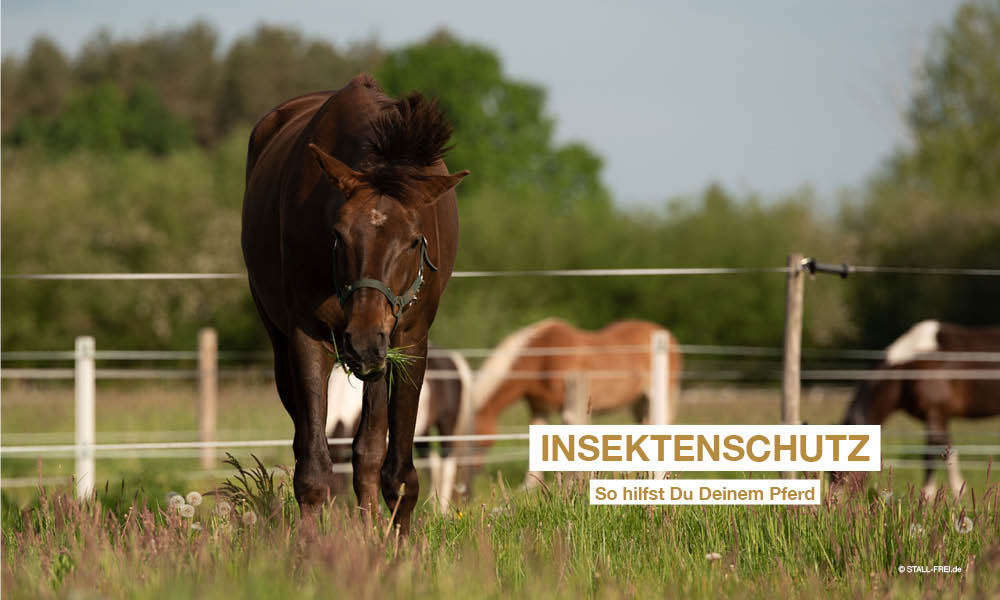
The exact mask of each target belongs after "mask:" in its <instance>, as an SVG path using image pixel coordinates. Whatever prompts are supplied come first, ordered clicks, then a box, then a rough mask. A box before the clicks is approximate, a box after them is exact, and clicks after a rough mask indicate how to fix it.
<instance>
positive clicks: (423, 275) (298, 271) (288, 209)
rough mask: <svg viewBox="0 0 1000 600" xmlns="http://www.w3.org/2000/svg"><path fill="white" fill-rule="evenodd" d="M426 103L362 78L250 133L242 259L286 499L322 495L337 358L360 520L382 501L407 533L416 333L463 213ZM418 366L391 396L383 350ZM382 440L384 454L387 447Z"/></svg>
mask: <svg viewBox="0 0 1000 600" xmlns="http://www.w3.org/2000/svg"><path fill="white" fill-rule="evenodd" d="M451 131H452V130H451V126H450V125H449V124H448V122H447V120H446V119H445V117H444V115H443V113H442V112H441V110H440V109H439V108H438V106H437V104H436V103H434V102H430V101H427V100H425V99H424V98H423V97H422V96H420V95H419V94H417V93H413V94H411V95H409V96H407V97H405V98H403V99H402V100H394V99H392V98H390V97H388V96H387V95H385V94H384V93H383V92H382V91H381V90H380V89H379V86H378V84H377V83H376V82H375V80H374V79H372V78H371V77H369V76H367V75H359V76H358V77H355V78H354V79H353V80H351V81H350V83H348V84H347V85H346V86H345V87H343V88H342V89H340V90H337V91H333V92H314V93H311V94H306V95H304V96H299V97H297V98H293V99H291V100H288V101H286V102H283V103H282V104H280V105H278V106H277V107H276V108H274V109H273V110H271V111H270V112H268V113H267V114H266V115H265V116H264V117H263V118H262V119H261V120H260V121H259V122H258V123H257V125H256V126H255V127H254V129H253V132H252V133H251V134H250V144H249V149H248V151H247V171H246V194H245V196H244V200H243V234H242V245H243V257H244V260H245V262H246V266H247V272H248V273H249V276H250V291H251V293H252V294H253V299H254V302H255V303H256V305H257V310H258V312H259V313H260V316H261V319H262V320H263V322H264V326H265V328H266V329H267V333H268V335H269V336H270V338H271V344H272V346H273V347H274V372H275V380H276V384H277V388H278V394H279V395H280V396H281V401H282V404H284V406H285V410H287V411H288V414H289V415H290V416H291V418H292V421H293V422H294V424H295V438H294V443H293V449H294V453H295V476H294V478H293V484H294V489H295V498H296V500H297V501H298V503H299V506H300V507H301V509H302V511H303V514H306V515H309V514H311V513H312V512H313V510H314V509H315V508H316V507H318V506H319V505H320V504H322V503H324V502H326V501H328V499H329V498H331V497H332V492H333V490H332V486H333V485H334V474H333V471H332V463H331V460H330V453H329V451H328V449H327V443H326V431H325V425H326V410H327V399H326V394H327V380H328V379H329V377H330V371H331V370H332V369H333V365H334V362H335V360H336V359H337V357H338V356H339V357H340V358H341V359H342V360H344V361H345V362H346V363H347V364H348V365H349V366H350V368H351V371H352V372H354V373H355V374H357V375H358V377H360V378H361V379H362V380H364V382H365V384H364V402H363V407H362V410H361V422H360V425H359V426H358V432H357V435H356V436H355V438H354V444H353V448H352V450H353V453H352V462H353V466H354V491H355V493H356V494H357V497H358V502H359V504H360V505H361V508H362V509H363V511H365V514H366V515H369V516H370V515H371V514H372V512H373V511H374V510H375V508H376V507H377V505H378V492H379V489H380V488H381V491H382V496H383V498H384V499H385V501H386V503H387V504H388V505H389V506H390V507H392V508H396V507H397V506H398V509H397V511H396V524H397V525H398V526H399V528H400V531H401V532H403V533H405V532H406V531H407V530H408V528H409V522H410V514H411V512H412V511H413V507H414V506H415V504H416V501H417V485H418V484H417V473H416V470H415V469H414V468H413V425H414V423H415V421H416V418H417V398H418V397H419V395H420V388H421V385H422V384H423V379H424V368H425V358H426V355H427V331H428V329H429V328H430V326H431V323H432V322H433V321H434V316H435V315H436V313H437V309H438V302H439V300H440V298H441V295H442V293H443V292H444V289H445V286H446V285H447V283H448V279H449V278H450V277H451V272H452V269H453V267H454V264H455V255H456V253H457V246H458V210H457V205H456V198H455V193H454V191H453V188H454V187H455V186H456V185H457V184H458V183H459V182H460V181H461V180H462V178H463V177H465V176H466V175H467V174H468V172H466V171H463V172H461V173H457V174H453V175H450V174H449V173H448V170H447V168H446V167H445V164H444V161H443V160H442V157H443V155H444V152H445V145H446V144H447V143H448V140H449V137H450V135H451ZM390 346H391V347H403V348H406V349H407V350H406V351H407V353H409V354H412V355H415V356H416V357H417V359H416V360H415V361H413V362H412V364H410V365H409V366H407V367H406V369H407V371H408V372H407V374H406V375H407V376H406V377H402V376H397V377H395V378H394V380H393V383H392V389H389V382H388V377H387V369H386V352H387V349H388V348H389V347H390ZM387 433H388V448H387V444H386V434H387Z"/></svg>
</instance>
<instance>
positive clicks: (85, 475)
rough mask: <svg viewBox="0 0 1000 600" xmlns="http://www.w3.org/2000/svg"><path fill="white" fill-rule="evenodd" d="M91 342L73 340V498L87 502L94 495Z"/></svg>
mask: <svg viewBox="0 0 1000 600" xmlns="http://www.w3.org/2000/svg"><path fill="white" fill-rule="evenodd" d="M94 351H95V344H94V338H92V337H90V336H81V337H78V338H76V349H75V359H76V366H75V369H74V371H75V372H74V375H75V380H76V381H75V408H76V449H75V453H76V470H75V473H76V497H77V498H89V497H90V496H91V494H93V493H94V482H95V473H94V442H95V434H94V398H95V396H96V384H95V382H94V379H95V369H94Z"/></svg>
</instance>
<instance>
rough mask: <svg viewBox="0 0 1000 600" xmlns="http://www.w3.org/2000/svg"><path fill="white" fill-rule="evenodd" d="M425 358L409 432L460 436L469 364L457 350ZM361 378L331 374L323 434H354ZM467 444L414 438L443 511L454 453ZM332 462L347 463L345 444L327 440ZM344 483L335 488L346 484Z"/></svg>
mask: <svg viewBox="0 0 1000 600" xmlns="http://www.w3.org/2000/svg"><path fill="white" fill-rule="evenodd" d="M429 352H430V353H431V354H430V355H429V356H428V357H427V377H426V378H425V380H424V386H423V387H422V388H421V389H420V399H419V404H418V406H417V422H416V426H415V428H414V436H421V435H430V434H432V433H437V434H438V435H446V436H447V435H465V434H469V433H472V417H473V412H472V370H471V369H470V368H469V363H468V362H467V361H466V360H465V358H464V357H462V355H461V354H458V353H456V352H444V353H442V352H441V351H439V350H436V349H434V348H431V349H430V351H429ZM363 391H364V385H363V382H361V381H359V380H358V379H356V378H355V377H354V376H352V375H348V374H347V372H346V371H344V370H343V369H334V370H333V372H332V373H331V374H330V381H329V387H328V391H327V411H326V435H327V437H331V438H344V437H353V436H354V433H355V432H356V431H357V428H358V422H359V421H360V419H361V404H362V395H363ZM467 446H468V444H465V443H460V442H455V441H451V440H447V441H444V442H441V443H440V444H439V446H438V448H439V449H440V450H439V449H438V448H433V447H432V446H431V444H430V443H429V442H417V443H415V444H414V448H415V449H416V451H417V454H418V455H419V456H421V457H426V458H427V459H428V462H429V463H430V475H431V489H432V491H433V493H434V495H435V496H436V497H437V502H438V506H440V507H441V510H442V511H446V510H448V506H449V504H450V502H451V498H452V495H453V493H454V492H455V491H456V478H457V475H458V455H457V454H458V453H459V452H461V449H462V448H464V447H467ZM330 457H331V458H332V459H333V463H334V464H335V465H337V464H346V463H348V462H350V460H351V449H350V447H349V446H346V445H342V444H337V445H330ZM345 483H346V482H342V483H340V484H338V488H341V487H343V488H346V485H345Z"/></svg>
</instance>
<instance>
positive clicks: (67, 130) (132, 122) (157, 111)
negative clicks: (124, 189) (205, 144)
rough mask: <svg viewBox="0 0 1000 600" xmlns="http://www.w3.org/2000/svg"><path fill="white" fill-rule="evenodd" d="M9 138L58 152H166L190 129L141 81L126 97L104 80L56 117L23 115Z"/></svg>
mask: <svg viewBox="0 0 1000 600" xmlns="http://www.w3.org/2000/svg"><path fill="white" fill-rule="evenodd" d="M9 141H11V142H13V143H15V144H28V145H37V146H40V147H42V148H44V149H46V150H47V151H49V152H51V153H58V154H64V153H67V152H72V151H74V150H78V149H85V150H92V151H95V152H99V153H104V154H118V153H120V152H122V151H124V150H143V151H147V152H151V153H153V154H158V155H164V154H167V153H168V152H171V151H173V150H176V149H179V148H184V147H186V146H188V145H190V144H191V132H190V129H189V127H188V126H187V124H186V123H185V122H183V121H180V120H179V119H177V118H176V117H174V116H173V115H172V114H170V112H169V111H168V110H167V109H166V107H165V106H163V103H162V102H161V101H160V98H159V96H157V95H156V94H155V93H154V92H153V91H152V90H151V89H149V88H148V87H145V86H139V87H136V88H135V89H133V90H132V92H131V93H130V94H129V95H128V97H125V96H124V95H123V94H122V92H121V90H119V89H118V88H117V87H116V86H115V85H114V84H111V83H103V84H101V85H98V86H96V87H94V88H93V89H91V90H90V91H88V92H86V93H83V94H80V95H78V96H76V97H73V98H71V99H70V100H69V101H68V102H67V103H66V105H65V107H64V108H63V110H62V111H61V112H60V113H59V114H58V115H57V116H56V117H53V118H49V119H33V118H24V119H21V121H19V122H18V124H17V126H16V127H15V128H14V131H13V132H12V133H11V135H10V138H9Z"/></svg>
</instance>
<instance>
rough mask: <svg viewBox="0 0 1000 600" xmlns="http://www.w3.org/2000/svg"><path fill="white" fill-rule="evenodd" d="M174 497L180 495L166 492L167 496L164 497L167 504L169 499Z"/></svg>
mask: <svg viewBox="0 0 1000 600" xmlns="http://www.w3.org/2000/svg"><path fill="white" fill-rule="evenodd" d="M174 496H180V494H178V493H177V492H167V495H166V496H165V497H166V499H167V502H168V503H169V502H170V499H171V498H173V497H174ZM181 497H182V498H183V496H181Z"/></svg>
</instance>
